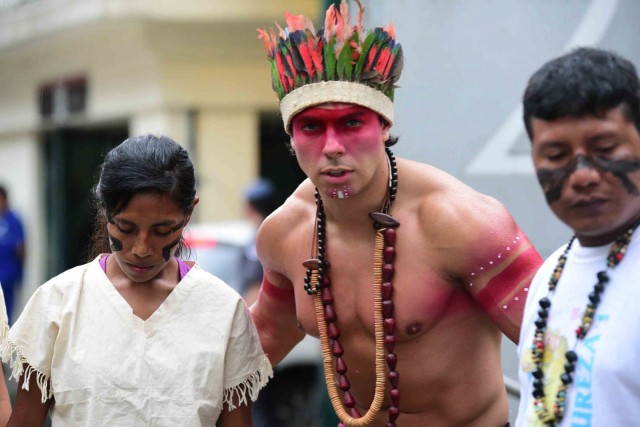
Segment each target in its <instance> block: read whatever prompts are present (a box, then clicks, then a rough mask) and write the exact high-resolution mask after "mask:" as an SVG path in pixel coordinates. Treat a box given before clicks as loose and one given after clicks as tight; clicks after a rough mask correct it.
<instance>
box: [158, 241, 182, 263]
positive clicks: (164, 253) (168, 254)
mask: <svg viewBox="0 0 640 427" xmlns="http://www.w3.org/2000/svg"><path fill="white" fill-rule="evenodd" d="M180 239H182V236H180V237H178V238H177V239H176V240H174V241H173V242H172V243H169V244H168V245H167V246H165V247H164V248H162V258H164V260H165V261H169V258H171V249H173V248H174V246H176V245H177V244H178V243H180Z"/></svg>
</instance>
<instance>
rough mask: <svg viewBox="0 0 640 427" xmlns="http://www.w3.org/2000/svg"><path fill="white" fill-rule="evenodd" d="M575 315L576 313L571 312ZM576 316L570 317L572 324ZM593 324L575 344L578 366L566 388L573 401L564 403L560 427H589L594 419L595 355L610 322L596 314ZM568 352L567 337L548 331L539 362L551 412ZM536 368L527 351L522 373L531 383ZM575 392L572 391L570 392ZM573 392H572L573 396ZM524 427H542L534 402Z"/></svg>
mask: <svg viewBox="0 0 640 427" xmlns="http://www.w3.org/2000/svg"><path fill="white" fill-rule="evenodd" d="M574 312H575V311H574ZM576 320H578V319H575V316H571V319H569V320H568V321H569V322H571V321H573V322H574V323H575V321H576ZM595 320H596V322H595V323H594V327H593V328H592V329H591V331H590V332H589V334H588V335H587V336H586V337H585V338H584V340H583V341H582V342H581V343H580V344H578V347H577V348H576V351H577V353H578V364H577V366H576V370H575V372H574V375H573V383H572V384H571V387H570V388H569V396H572V395H573V396H575V398H574V399H573V400H568V401H567V412H566V415H565V417H564V420H563V424H562V425H563V426H570V427H582V426H591V424H592V417H593V399H592V393H593V390H592V383H593V362H594V358H595V355H596V350H597V345H598V342H599V341H600V336H601V335H600V329H601V328H599V327H598V326H602V325H603V323H606V322H607V321H608V320H609V316H608V315H604V314H602V315H596V318H595ZM568 350H571V349H570V348H569V346H568V343H567V339H566V337H565V336H564V335H563V334H562V333H560V331H559V330H558V329H549V330H547V333H546V336H545V352H544V356H543V359H542V367H543V370H544V382H545V385H544V393H545V396H546V401H547V407H548V410H549V411H552V410H553V409H552V408H553V405H554V404H555V401H556V395H557V393H558V388H559V387H560V385H561V384H562V383H561V381H560V376H561V375H562V374H563V373H564V364H565V353H566V352H567V351H568ZM535 368H536V365H535V363H534V362H533V359H532V356H531V351H527V352H526V353H525V355H524V357H523V360H522V370H523V371H524V372H526V373H527V375H528V378H529V381H530V383H533V379H534V378H533V371H534V370H535ZM572 389H574V390H572ZM572 391H573V393H572ZM527 426H531V427H534V426H535V427H545V424H544V423H543V422H542V421H540V419H539V418H538V415H537V413H536V411H535V410H534V408H533V401H532V402H531V404H530V405H529V408H528V409H527Z"/></svg>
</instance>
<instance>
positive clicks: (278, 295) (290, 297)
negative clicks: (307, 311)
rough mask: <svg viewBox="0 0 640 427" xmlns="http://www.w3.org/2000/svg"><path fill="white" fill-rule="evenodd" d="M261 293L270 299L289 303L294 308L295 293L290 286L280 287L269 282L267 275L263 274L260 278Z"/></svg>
mask: <svg viewBox="0 0 640 427" xmlns="http://www.w3.org/2000/svg"><path fill="white" fill-rule="evenodd" d="M261 287H262V293H263V294H265V295H266V296H268V297H269V299H271V300H275V301H277V302H280V303H283V304H287V305H290V306H292V307H294V308H295V305H296V301H295V293H294V292H293V288H292V287H288V288H282V287H279V286H276V285H274V284H273V283H271V282H269V279H267V276H266V275H264V277H263V279H262V286H261Z"/></svg>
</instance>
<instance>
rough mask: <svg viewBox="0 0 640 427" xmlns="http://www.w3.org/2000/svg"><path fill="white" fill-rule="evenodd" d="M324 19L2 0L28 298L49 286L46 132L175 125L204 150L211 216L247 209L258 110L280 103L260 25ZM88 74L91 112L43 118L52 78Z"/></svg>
mask: <svg viewBox="0 0 640 427" xmlns="http://www.w3.org/2000/svg"><path fill="white" fill-rule="evenodd" d="M285 10H290V11H291V12H292V13H304V14H306V15H308V16H311V17H314V16H318V14H319V12H320V1H319V0H296V1H291V0H276V1H269V2H264V1H259V0H236V1H233V2H226V1H224V2H223V1H214V2H211V1H204V0H185V1H180V2H175V1H166V0H165V1H157V0H153V1H148V0H137V1H128V0H127V1H124V0H39V1H25V2H20V1H16V2H12V3H11V4H8V3H7V4H5V5H2V4H0V81H2V82H3V84H2V85H0V182H3V183H6V184H7V185H8V187H9V190H10V191H11V193H12V194H11V199H12V204H13V206H14V207H15V208H16V210H17V211H18V212H20V213H21V214H22V216H23V218H24V220H25V225H26V230H27V246H28V251H29V253H28V258H27V271H26V276H25V281H24V291H23V302H24V300H26V298H28V296H30V295H31V293H32V292H33V290H34V289H35V288H36V287H37V286H39V285H40V284H42V283H43V282H44V281H45V280H46V279H47V278H46V277H45V265H46V262H45V260H46V258H45V257H46V254H45V253H44V252H45V249H44V248H45V247H46V234H47V233H46V231H47V230H46V227H45V224H46V218H45V214H46V212H45V207H44V200H45V199H44V195H43V190H42V188H43V180H44V176H43V166H44V165H43V163H42V162H43V160H42V158H43V142H42V140H41V134H42V132H43V131H45V130H48V129H55V128H56V127H58V126H71V127H91V126H109V124H110V123H123V122H124V123H127V124H128V126H129V132H130V134H131V135H135V134H141V133H147V132H151V133H163V134H167V135H169V136H171V137H173V138H174V139H176V140H177V141H178V142H179V143H181V144H183V145H185V146H186V147H187V148H188V149H189V150H190V152H191V153H192V155H193V157H194V162H195V164H196V168H197V174H198V193H199V195H200V197H201V203H200V205H199V206H198V208H197V210H196V214H195V219H196V220H200V221H205V220H218V219H230V218H236V217H239V216H240V215H241V214H242V211H241V208H242V205H241V195H242V189H243V187H244V185H245V184H246V183H248V182H249V181H250V180H251V179H253V178H255V177H256V175H257V174H258V172H259V171H258V149H259V135H258V115H259V113H260V112H261V111H263V110H276V109H277V98H276V97H275V95H274V94H273V92H272V91H271V89H270V87H271V84H270V80H269V78H270V76H269V67H268V64H267V61H266V57H265V53H264V51H263V49H262V42H261V41H260V40H258V38H257V32H256V28H265V27H271V26H272V25H273V22H274V21H278V22H283V15H282V12H283V11H285ZM71 76H85V77H86V78H87V82H88V88H89V91H88V97H87V100H88V104H87V108H86V112H85V113H84V114H82V115H80V116H74V117H66V118H65V117H62V118H58V119H57V120H53V121H49V122H43V121H41V119H40V117H39V110H38V102H39V98H38V96H39V88H40V86H41V85H42V84H43V83H47V82H52V81H55V80H57V79H62V78H67V77H71Z"/></svg>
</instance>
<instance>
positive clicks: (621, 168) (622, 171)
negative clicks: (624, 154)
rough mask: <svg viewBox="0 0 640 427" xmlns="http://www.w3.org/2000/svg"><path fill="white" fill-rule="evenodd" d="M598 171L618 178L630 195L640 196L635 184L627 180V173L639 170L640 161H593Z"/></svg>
mask: <svg viewBox="0 0 640 427" xmlns="http://www.w3.org/2000/svg"><path fill="white" fill-rule="evenodd" d="M595 163H596V165H597V167H598V169H600V170H602V171H603V172H610V173H612V174H613V176H615V177H616V178H618V179H619V180H620V181H621V182H622V185H623V186H624V188H625V190H627V192H628V193H629V194H631V195H634V196H637V195H640V191H639V190H638V187H637V186H636V184H635V183H634V182H633V181H631V179H630V178H629V173H631V172H634V171H637V170H640V159H638V158H636V159H634V160H604V159H598V160H596V161H595Z"/></svg>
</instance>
